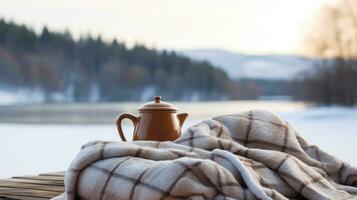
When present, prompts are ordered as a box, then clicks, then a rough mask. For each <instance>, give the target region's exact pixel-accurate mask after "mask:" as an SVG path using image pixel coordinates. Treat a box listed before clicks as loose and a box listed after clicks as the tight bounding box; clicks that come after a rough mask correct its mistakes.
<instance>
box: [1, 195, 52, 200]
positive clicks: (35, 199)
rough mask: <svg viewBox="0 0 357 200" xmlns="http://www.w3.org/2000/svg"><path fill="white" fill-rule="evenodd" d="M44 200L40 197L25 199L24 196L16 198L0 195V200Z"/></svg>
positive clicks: (15, 196) (14, 196)
mask: <svg viewBox="0 0 357 200" xmlns="http://www.w3.org/2000/svg"><path fill="white" fill-rule="evenodd" d="M19 199H20V200H44V199H48V198H47V197H46V198H41V197H26V196H18V195H6V196H1V194H0V200H19Z"/></svg>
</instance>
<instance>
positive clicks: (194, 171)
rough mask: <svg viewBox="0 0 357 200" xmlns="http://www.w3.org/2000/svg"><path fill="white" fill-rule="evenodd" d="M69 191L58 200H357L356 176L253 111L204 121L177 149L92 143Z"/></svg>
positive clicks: (73, 171)
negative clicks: (63, 199) (62, 199)
mask: <svg viewBox="0 0 357 200" xmlns="http://www.w3.org/2000/svg"><path fill="white" fill-rule="evenodd" d="M217 149H219V150H217ZM221 150H222V151H221ZM240 163H241V164H240ZM65 186H66V192H65V195H63V196H61V197H59V198H58V199H61V198H65V199H68V200H72V199H123V200H124V199H149V200H151V199H152V200H154V199H155V200H156V199H161V200H163V199H217V200H218V199H243V200H253V199H278V200H283V199H314V200H315V199H334V200H342V199H357V169H356V168H354V167H351V166H350V165H349V164H347V163H345V162H342V161H340V160H339V159H337V158H335V157H333V156H331V155H329V154H327V153H326V152H324V151H322V150H321V149H319V148H318V147H316V146H314V145H309V144H308V143H307V142H306V141H305V140H304V139H303V138H302V137H301V136H300V135H299V134H298V133H297V132H296V131H295V130H294V129H293V128H292V127H291V126H290V125H289V124H288V123H287V122H285V121H283V120H282V119H281V118H279V117H278V116H276V115H273V114H272V113H269V112H266V111H259V110H254V111H249V112H243V113H239V114H235V115H225V116H219V117H215V118H213V119H212V120H207V121H203V122H201V123H199V124H197V125H195V126H193V127H191V128H189V129H188V130H187V131H186V132H185V133H184V134H183V135H182V136H181V137H180V138H178V139H177V140H176V141H174V142H156V141H135V142H103V141H95V142H90V143H88V144H86V145H84V146H83V147H82V149H81V151H80V153H79V154H78V156H77V157H76V158H75V160H74V161H73V162H72V164H71V166H70V167H69V169H68V171H67V173H66V177H65Z"/></svg>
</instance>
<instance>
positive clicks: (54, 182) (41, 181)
mask: <svg viewBox="0 0 357 200" xmlns="http://www.w3.org/2000/svg"><path fill="white" fill-rule="evenodd" d="M6 180H10V181H12V182H18V183H32V184H37V185H55V186H64V183H63V181H62V182H61V181H47V180H33V179H20V178H17V179H6Z"/></svg>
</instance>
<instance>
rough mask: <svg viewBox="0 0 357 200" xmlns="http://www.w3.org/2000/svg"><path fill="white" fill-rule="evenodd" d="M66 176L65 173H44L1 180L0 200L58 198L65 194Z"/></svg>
mask: <svg viewBox="0 0 357 200" xmlns="http://www.w3.org/2000/svg"><path fill="white" fill-rule="evenodd" d="M64 174H65V172H54V173H43V174H40V175H38V176H16V177H13V178H10V179H4V180H0V200H1V199H25V200H44V199H50V198H53V197H55V196H58V195H60V194H62V193H63V192H64Z"/></svg>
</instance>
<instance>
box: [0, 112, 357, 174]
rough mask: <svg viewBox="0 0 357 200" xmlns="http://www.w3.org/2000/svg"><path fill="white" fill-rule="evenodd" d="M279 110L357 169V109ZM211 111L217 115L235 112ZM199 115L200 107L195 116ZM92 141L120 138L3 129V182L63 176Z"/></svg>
mask: <svg viewBox="0 0 357 200" xmlns="http://www.w3.org/2000/svg"><path fill="white" fill-rule="evenodd" d="M193 108H194V106H193V107H192V109H193ZM281 108H282V107H279V109H277V110H275V109H271V108H270V109H269V110H272V111H274V112H276V113H277V114H279V115H281V116H282V117H283V118H284V119H285V120H287V121H288V122H289V123H290V124H291V125H293V126H294V127H295V128H296V129H297V130H298V131H299V132H300V134H301V135H302V136H303V137H305V139H306V140H307V141H308V142H309V143H310V144H315V145H318V146H320V147H321V148H322V149H324V150H325V151H327V152H329V153H330V154H332V155H335V156H337V157H339V158H340V159H342V160H345V161H348V162H349V163H351V164H352V165H354V166H357V158H356V156H355V153H354V152H355V149H356V148H355V141H357V131H356V130H357V128H356V125H357V108H353V109H346V108H336V107H333V108H303V107H297V108H295V109H292V108H289V109H281ZM212 109H213V112H214V114H222V113H231V112H227V109H224V110H220V111H219V110H218V109H217V108H215V107H213V108H212ZM247 109H251V107H247ZM198 110H199V108H197V107H196V111H195V112H199V111H198ZM204 110H205V112H207V113H208V111H207V109H204ZM216 112H217V113H216ZM0 114H1V113H0ZM202 116H203V115H202ZM202 116H199V117H198V118H197V117H196V118H194V119H192V118H189V120H188V121H187V122H186V123H185V126H184V129H186V128H187V127H188V126H191V125H193V124H195V123H197V122H199V121H200V120H201V119H205V117H202ZM211 116H214V115H213V114H212V115H211ZM206 118H209V117H206ZM125 130H126V134H127V135H128V137H129V138H130V136H129V135H130V133H131V131H132V128H131V125H130V124H126V125H125ZM92 140H119V136H118V134H117V131H116V128H115V126H114V125H110V124H97V125H85V124H84V125H76V124H71V125H67V124H46V125H43V124H8V123H3V124H0V152H1V154H0V155H1V168H0V169H1V170H0V178H5V177H10V176H15V175H28V174H36V173H43V172H54V171H64V170H66V169H67V167H68V166H69V164H70V162H71V161H72V159H73V158H74V157H75V155H76V154H77V152H78V150H79V148H80V147H81V145H82V144H85V143H86V142H88V141H92Z"/></svg>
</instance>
